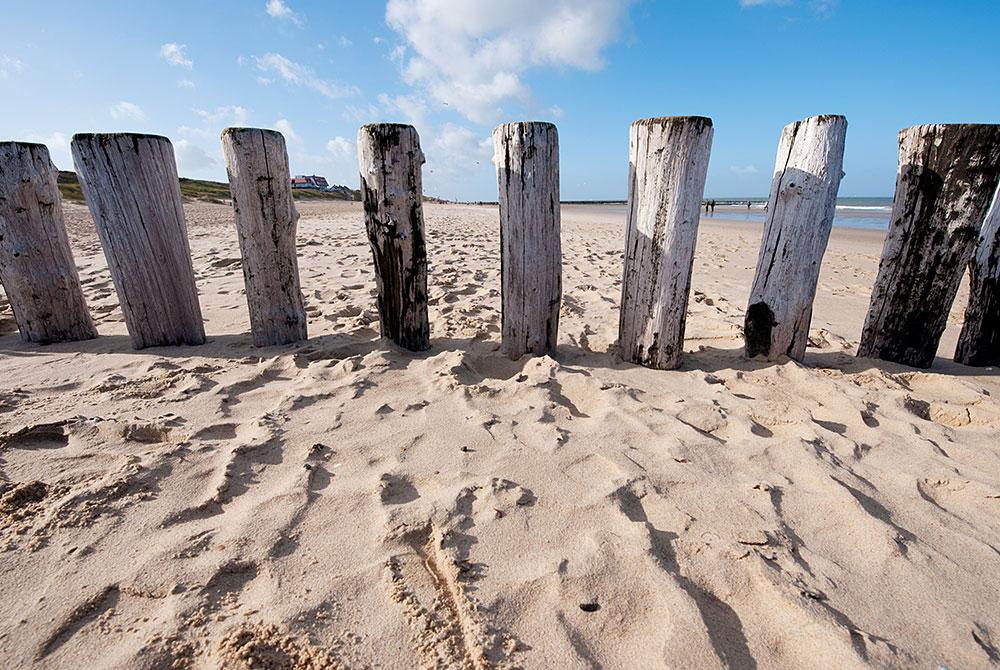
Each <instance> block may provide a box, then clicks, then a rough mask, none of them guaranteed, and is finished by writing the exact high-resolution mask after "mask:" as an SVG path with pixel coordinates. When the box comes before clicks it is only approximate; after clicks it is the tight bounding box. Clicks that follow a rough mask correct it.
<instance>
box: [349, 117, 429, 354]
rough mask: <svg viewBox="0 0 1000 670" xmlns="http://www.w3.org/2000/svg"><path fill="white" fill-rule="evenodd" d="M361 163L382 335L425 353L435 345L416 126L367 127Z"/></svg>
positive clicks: (360, 142) (361, 140) (363, 132)
mask: <svg viewBox="0 0 1000 670" xmlns="http://www.w3.org/2000/svg"><path fill="white" fill-rule="evenodd" d="M358 162H359V164H360V168H361V197H362V200H363V201H364V207H365V227H366V228H367V231H368V242H369V243H370V244H371V248H372V256H373V257H374V260H375V283H376V286H377V287H378V313H379V325H380V329H381V332H382V337H387V338H389V339H390V340H392V341H393V342H395V343H396V344H398V345H399V346H401V347H403V348H404V349H410V350H411V351H423V350H424V349H427V348H428V347H430V324H429V321H428V317H427V248H426V245H425V241H424V212H423V206H422V204H421V198H422V197H423V189H422V187H421V174H420V173H421V167H420V166H421V165H423V163H424V154H423V152H422V151H421V150H420V138H419V136H418V135H417V131H416V129H415V128H414V127H413V126H407V125H402V124H397V123H376V124H371V125H367V126H362V127H361V129H360V130H358Z"/></svg>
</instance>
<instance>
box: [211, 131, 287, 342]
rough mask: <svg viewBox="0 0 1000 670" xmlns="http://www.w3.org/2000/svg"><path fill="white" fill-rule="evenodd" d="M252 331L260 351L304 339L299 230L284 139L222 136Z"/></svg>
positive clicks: (265, 134)
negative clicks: (296, 230)
mask: <svg viewBox="0 0 1000 670" xmlns="http://www.w3.org/2000/svg"><path fill="white" fill-rule="evenodd" d="M222 152H223V154H224V155H225V157H226V171H227V172H228V174H229V189H230V191H231V192H232V197H233V210H234V212H235V214H236V231H237V234H238V235H239V239H240V254H241V256H242V257H243V279H244V282H245V283H246V292H247V305H248V306H249V308H250V331H251V333H252V334H253V343H254V344H255V345H257V346H258V347H266V346H270V345H275V344H288V343H290V342H297V341H299V340H304V339H306V337H307V335H306V312H305V308H304V307H303V305H302V290H301V288H300V286H299V263H298V257H297V255H296V251H295V229H296V225H297V223H298V220H299V213H298V211H297V210H296V209H295V203H294V202H293V201H292V185H291V175H290V174H289V171H288V153H287V152H286V150H285V138H284V137H282V136H281V133H279V132H277V131H274V130H262V129H260V128H226V129H225V130H223V131H222Z"/></svg>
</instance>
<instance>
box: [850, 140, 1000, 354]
mask: <svg viewBox="0 0 1000 670" xmlns="http://www.w3.org/2000/svg"><path fill="white" fill-rule="evenodd" d="M998 176H1000V125H978V124H967V125H965V124H963V125H927V126H914V127H912V128H907V129H905V130H903V131H901V132H900V134H899V172H898V174H897V177H896V196H895V200H894V201H893V207H892V217H891V219H890V221H889V231H888V233H887V235H886V240H885V246H884V247H883V249H882V260H881V263H880V264H879V271H878V278H877V279H876V280H875V287H874V289H873V290H872V299H871V305H870V306H869V308H868V316H867V318H866V319H865V326H864V330H863V331H862V333H861V344H860V345H859V346H858V356H864V357H869V358H881V359H883V360H888V361H894V362H896V363H903V364H905V365H912V366H914V367H919V368H927V367H930V365H931V363H933V362H934V355H935V353H936V352H937V348H938V343H939V341H940V339H941V333H943V332H944V328H945V325H946V324H947V321H948V311H949V310H950V308H951V304H952V302H953V301H954V300H955V293H956V292H957V291H958V285H959V283H960V282H961V280H962V275H963V273H964V272H965V268H966V266H967V265H968V264H969V261H970V260H972V256H973V254H974V253H975V247H976V242H977V241H978V239H979V233H980V229H981V227H982V224H983V218H984V216H985V215H986V210H987V208H988V207H989V205H990V200H991V199H992V197H993V194H994V192H995V191H996V187H997V179H998Z"/></svg>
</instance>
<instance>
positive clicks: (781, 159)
mask: <svg viewBox="0 0 1000 670" xmlns="http://www.w3.org/2000/svg"><path fill="white" fill-rule="evenodd" d="M846 136H847V119H845V118H844V117H842V116H832V115H824V116H813V117H810V118H808V119H805V120H804V121H796V122H795V123H792V124H790V125H787V126H785V129H784V130H783V131H782V133H781V140H780V141H779V143H778V155H777V158H776V159H775V165H774V179H773V181H772V183H771V195H770V197H769V198H768V207H767V221H766V222H765V224H764V236H763V238H762V240H761V245H760V256H759V258H758V259H757V270H756V273H755V274H754V279H753V288H751V290H750V303H749V305H748V307H747V313H746V320H745V321H744V328H743V337H744V342H745V345H746V355H747V356H750V357H753V356H759V355H762V356H764V357H766V358H767V359H768V360H776V359H778V358H780V357H782V356H788V357H789V358H792V359H795V360H802V357H803V356H804V355H805V353H806V344H807V343H808V341H809V323H810V321H811V320H812V307H813V300H814V299H815V297H816V282H817V281H818V280H819V271H820V265H821V263H822V261H823V254H824V252H825V251H826V245H827V242H828V241H829V239H830V229H831V228H832V227H833V217H834V214H835V213H836V210H837V191H838V190H839V188H840V180H841V177H842V176H843V165H844V142H845V138H846Z"/></svg>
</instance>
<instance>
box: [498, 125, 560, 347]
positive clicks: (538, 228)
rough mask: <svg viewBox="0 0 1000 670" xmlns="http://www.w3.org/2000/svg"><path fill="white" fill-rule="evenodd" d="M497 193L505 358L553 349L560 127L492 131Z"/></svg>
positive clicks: (557, 281) (556, 319) (556, 303)
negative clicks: (498, 199) (498, 196)
mask: <svg viewBox="0 0 1000 670" xmlns="http://www.w3.org/2000/svg"><path fill="white" fill-rule="evenodd" d="M493 150H494V162H495V163H496V169H497V185H498V190H499V195H500V268H501V281H500V285H501V293H502V297H501V344H500V350H501V351H502V352H503V354H504V355H505V356H507V357H508V358H511V359H515V360H516V359H518V358H520V357H521V356H523V355H524V354H527V353H530V354H532V355H535V356H544V355H546V354H554V353H555V349H556V341H557V340H558V338H559V307H560V305H561V303H562V242H561V240H560V238H559V230H560V229H559V223H560V219H559V215H560V213H559V133H558V132H557V131H556V127H555V126H554V125H552V124H551V123H540V122H534V121H532V122H519V123H506V124H504V125H501V126H497V128H496V129H495V130H494V131H493Z"/></svg>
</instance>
